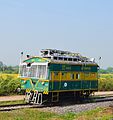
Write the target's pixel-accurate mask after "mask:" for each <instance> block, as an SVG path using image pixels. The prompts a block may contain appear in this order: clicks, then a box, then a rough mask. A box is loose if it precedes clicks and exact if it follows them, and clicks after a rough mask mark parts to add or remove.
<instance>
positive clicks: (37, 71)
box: [20, 65, 47, 79]
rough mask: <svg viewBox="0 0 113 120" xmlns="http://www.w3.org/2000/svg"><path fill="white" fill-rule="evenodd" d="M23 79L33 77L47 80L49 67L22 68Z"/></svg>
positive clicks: (33, 66) (25, 66) (24, 66)
mask: <svg viewBox="0 0 113 120" xmlns="http://www.w3.org/2000/svg"><path fill="white" fill-rule="evenodd" d="M20 74H21V77H31V78H38V79H46V75H47V65H31V66H30V67H28V66H27V65H22V66H20Z"/></svg>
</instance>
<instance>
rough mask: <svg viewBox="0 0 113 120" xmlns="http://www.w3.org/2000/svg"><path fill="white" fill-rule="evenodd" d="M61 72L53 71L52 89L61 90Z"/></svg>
mask: <svg viewBox="0 0 113 120" xmlns="http://www.w3.org/2000/svg"><path fill="white" fill-rule="evenodd" d="M60 74H61V73H60V72H57V71H55V72H51V80H52V91H53V90H54V91H57V90H60V87H61V75H60Z"/></svg>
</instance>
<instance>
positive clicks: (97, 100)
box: [0, 96, 113, 114]
mask: <svg viewBox="0 0 113 120" xmlns="http://www.w3.org/2000/svg"><path fill="white" fill-rule="evenodd" d="M108 106H113V96H107V97H104V96H103V97H93V98H90V99H85V101H84V102H80V103H74V102H73V103H72V102H71V103H70V102H69V101H68V103H63V104H60V105H59V104H57V105H50V104H47V105H29V104H16V105H1V106H0V111H11V110H16V109H22V108H39V109H40V108H41V109H42V110H45V111H46V110H49V111H51V112H56V113H60V114H62V113H65V112H82V111H85V110H91V109H94V108H96V107H108Z"/></svg>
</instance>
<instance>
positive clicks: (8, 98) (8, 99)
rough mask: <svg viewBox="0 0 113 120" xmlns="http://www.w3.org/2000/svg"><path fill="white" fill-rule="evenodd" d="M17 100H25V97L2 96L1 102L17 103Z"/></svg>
mask: <svg viewBox="0 0 113 120" xmlns="http://www.w3.org/2000/svg"><path fill="white" fill-rule="evenodd" d="M15 100H24V95H15V96H0V102H1V101H15Z"/></svg>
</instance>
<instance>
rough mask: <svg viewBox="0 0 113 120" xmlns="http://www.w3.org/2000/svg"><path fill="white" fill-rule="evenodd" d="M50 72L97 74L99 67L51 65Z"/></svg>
mask: <svg viewBox="0 0 113 120" xmlns="http://www.w3.org/2000/svg"><path fill="white" fill-rule="evenodd" d="M49 69H50V71H77V72H81V71H84V72H97V70H98V66H97V65H95V66H92V65H69V64H52V63H51V64H50V65H49Z"/></svg>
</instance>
